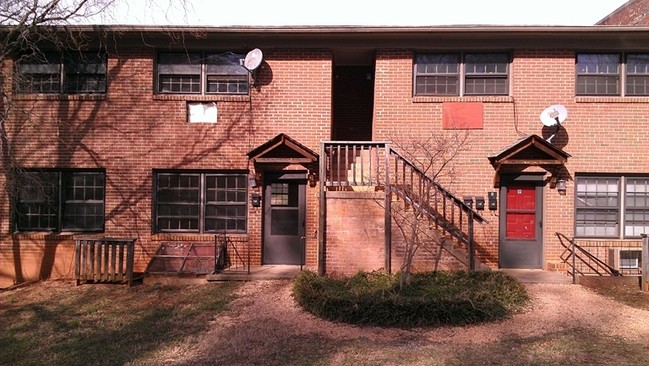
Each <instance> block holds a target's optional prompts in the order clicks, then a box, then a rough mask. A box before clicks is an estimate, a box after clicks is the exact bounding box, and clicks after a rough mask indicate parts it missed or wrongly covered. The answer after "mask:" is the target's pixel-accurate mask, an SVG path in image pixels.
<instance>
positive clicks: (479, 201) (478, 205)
mask: <svg viewBox="0 0 649 366" xmlns="http://www.w3.org/2000/svg"><path fill="white" fill-rule="evenodd" d="M475 209H476V210H484V197H483V196H476V198H475Z"/></svg>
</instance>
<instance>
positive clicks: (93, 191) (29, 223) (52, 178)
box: [16, 171, 106, 231]
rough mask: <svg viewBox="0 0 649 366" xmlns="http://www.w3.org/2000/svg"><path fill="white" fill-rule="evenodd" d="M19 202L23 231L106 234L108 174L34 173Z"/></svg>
mask: <svg viewBox="0 0 649 366" xmlns="http://www.w3.org/2000/svg"><path fill="white" fill-rule="evenodd" d="M22 179H23V182H21V184H20V189H19V191H18V197H17V198H18V199H17V210H16V211H17V225H16V226H17V229H18V230H19V231H103V230H104V196H105V186H106V184H105V174H104V173H103V172H97V171H30V172H27V173H25V174H24V175H23V176H22Z"/></svg>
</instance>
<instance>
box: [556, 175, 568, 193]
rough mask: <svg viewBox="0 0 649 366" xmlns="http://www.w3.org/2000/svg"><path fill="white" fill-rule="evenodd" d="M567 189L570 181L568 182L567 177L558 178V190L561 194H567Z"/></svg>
mask: <svg viewBox="0 0 649 366" xmlns="http://www.w3.org/2000/svg"><path fill="white" fill-rule="evenodd" d="M567 189H568V182H566V180H565V179H559V180H557V191H559V194H560V195H564V194H566V190H567Z"/></svg>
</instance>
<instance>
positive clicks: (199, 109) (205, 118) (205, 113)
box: [187, 102, 217, 123]
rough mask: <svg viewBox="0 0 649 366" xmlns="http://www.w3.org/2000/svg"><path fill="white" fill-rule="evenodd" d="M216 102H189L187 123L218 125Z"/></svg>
mask: <svg viewBox="0 0 649 366" xmlns="http://www.w3.org/2000/svg"><path fill="white" fill-rule="evenodd" d="M216 118H217V108H216V102H188V103H187V122H189V123H216Z"/></svg>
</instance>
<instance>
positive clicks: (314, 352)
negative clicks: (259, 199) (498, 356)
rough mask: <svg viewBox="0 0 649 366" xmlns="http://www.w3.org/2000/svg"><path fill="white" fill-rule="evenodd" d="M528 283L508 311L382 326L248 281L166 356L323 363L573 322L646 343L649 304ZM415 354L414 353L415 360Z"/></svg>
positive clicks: (551, 331)
mask: <svg viewBox="0 0 649 366" xmlns="http://www.w3.org/2000/svg"><path fill="white" fill-rule="evenodd" d="M526 286H527V288H528V290H529V292H530V295H531V296H532V299H533V301H532V304H531V306H530V308H529V309H527V310H526V311H525V312H523V313H521V314H517V315H515V316H514V317H513V318H512V319H508V320H505V321H501V322H497V323H490V324H483V325H472V326H454V327H440V328H418V329H394V328H388V329H385V328H377V327H358V326H352V325H347V324H337V323H332V322H329V321H325V320H322V319H319V318H316V317H314V316H312V315H311V314H309V313H306V312H304V311H302V310H301V309H300V308H299V307H297V305H296V304H295V302H294V300H293V298H292V296H291V290H290V289H291V284H290V282H289V281H254V282H248V283H246V284H244V285H243V287H242V288H241V289H240V290H239V293H238V296H239V297H238V299H236V300H235V301H234V302H233V303H232V304H231V309H230V310H229V311H228V312H226V313H225V314H224V316H220V317H219V318H217V319H215V320H214V322H213V324H212V327H211V330H210V331H209V332H208V333H207V334H204V335H203V336H201V337H200V338H198V339H194V340H189V341H188V342H187V344H186V345H185V346H179V347H178V348H176V349H173V350H169V351H168V352H166V354H165V357H163V358H164V360H165V363H166V364H175V365H197V364H198V365H201V364H205V365H262V364H264V365H268V364H305V363H307V364H310V362H307V360H314V359H325V360H328V361H325V362H324V363H323V364H330V363H333V364H336V363H337V362H336V361H335V360H337V359H340V360H341V362H342V363H344V364H347V363H345V362H343V361H342V360H348V359H349V358H350V355H349V354H348V352H358V350H361V351H363V350H365V351H367V352H368V354H366V355H364V354H359V355H352V356H351V357H352V358H353V359H360V360H366V359H367V360H372V359H374V360H376V359H375V358H373V357H375V356H376V357H385V355H384V354H383V353H381V352H382V351H379V350H386V349H387V350H392V351H394V352H404V351H405V352H406V353H405V354H406V355H409V353H408V352H409V351H408V349H413V352H418V349H419V351H421V352H423V351H426V350H430V348H431V347H434V348H435V349H436V350H445V349H446V350H449V351H457V350H458V349H459V348H462V347H467V346H469V347H480V345H482V344H493V343H498V342H502V341H503V340H508V339H536V338H539V337H540V339H542V338H543V337H547V336H553V335H561V334H562V333H563V332H571V331H573V330H575V329H578V330H579V331H580V332H587V333H588V332H593V333H594V334H605V335H606V337H613V339H620V340H623V341H624V342H632V343H633V344H636V343H637V344H649V342H647V340H648V339H649V311H644V310H638V309H635V308H631V307H629V306H626V305H623V304H620V303H618V302H615V301H613V300H610V299H607V298H605V297H602V296H600V295H597V294H595V293H594V292H592V291H591V290H589V289H587V288H584V287H581V286H578V285H566V284H526ZM554 347H556V346H554ZM346 352H347V353H346ZM372 352H378V353H379V354H377V355H372V354H371V353H372ZM361 353H363V352H361ZM647 354H648V355H649V347H648V348H647ZM413 357H418V356H415V355H414V354H413ZM284 361H286V363H284ZM418 362H421V361H420V359H419V358H416V359H413V363H412V364H419V363H418ZM431 362H432V363H431V364H435V363H436V362H434V361H431ZM361 363H362V362H361ZM379 363H380V362H379ZM407 363H408V364H411V363H409V362H407ZM316 364H318V363H316ZM368 364H371V362H370V363H368ZM387 364H392V363H390V362H387ZM421 364H424V363H421ZM438 364H441V363H438Z"/></svg>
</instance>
